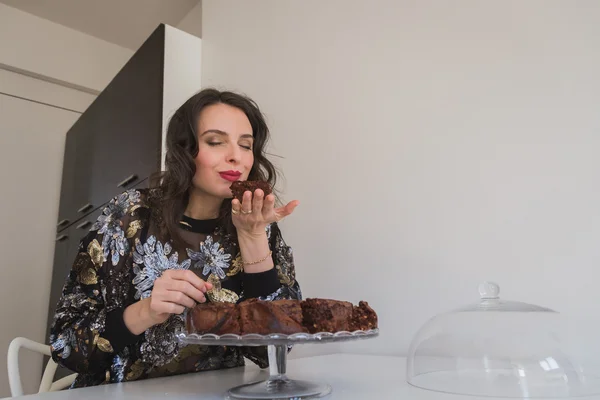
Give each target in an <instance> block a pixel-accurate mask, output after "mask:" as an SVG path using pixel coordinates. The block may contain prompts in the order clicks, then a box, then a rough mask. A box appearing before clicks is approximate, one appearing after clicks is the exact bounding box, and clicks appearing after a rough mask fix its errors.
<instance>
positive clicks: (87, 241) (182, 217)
mask: <svg viewBox="0 0 600 400" xmlns="http://www.w3.org/2000/svg"><path fill="white" fill-rule="evenodd" d="M268 135H269V131H268V128H267V125H266V123H265V121H264V119H263V116H262V114H261V112H260V111H259V109H258V107H257V105H256V104H255V103H254V102H253V101H252V100H250V99H248V98H246V97H243V96H241V95H238V94H235V93H231V92H219V91H217V90H213V89H207V90H203V91H201V92H199V93H198V94H196V95H194V96H193V97H192V98H190V99H189V100H188V101H187V102H186V103H185V104H183V106H181V107H180V108H179V109H178V110H177V112H176V113H175V115H174V116H173V117H172V119H171V121H170V122H169V126H168V130H167V154H166V171H165V173H164V174H163V175H162V177H161V179H160V180H159V183H158V184H157V185H155V187H154V188H153V189H149V190H129V191H127V192H126V193H123V194H121V195H120V196H118V197H116V198H115V199H113V200H112V201H111V202H110V203H109V204H108V206H107V207H106V208H105V209H104V211H103V214H102V215H101V216H100V217H99V218H98V220H97V221H96V223H95V224H94V226H93V227H92V229H91V231H90V232H89V234H88V235H87V236H86V237H85V238H84V239H83V240H82V241H81V243H80V246H79V254H78V255H77V257H76V259H75V262H74V264H73V269H72V271H71V273H70V275H69V277H68V278H67V281H66V284H65V287H64V289H63V295H62V298H61V299H60V301H59V304H58V307H57V311H56V315H55V318H54V323H53V325H52V330H51V337H50V343H51V347H52V358H53V359H54V360H55V361H56V362H58V363H60V364H61V365H63V366H65V367H67V368H69V369H72V370H74V371H76V372H78V373H79V375H78V377H77V380H76V381H75V383H74V385H73V386H74V387H84V386H91V385H98V384H101V383H104V382H122V381H132V380H138V379H145V378H151V377H158V376H165V375H172V374H180V373H187V372H194V371H203V370H211V369H219V368H230V367H236V366H241V365H243V364H244V360H243V358H244V357H247V358H249V359H251V360H252V361H254V362H256V363H257V364H258V365H259V366H261V367H263V368H264V367H266V366H267V365H268V364H267V361H268V360H267V355H266V350H265V349H264V348H252V347H248V348H240V347H223V346H192V345H188V346H182V345H180V344H179V343H178V342H177V340H176V337H175V334H176V332H177V331H178V330H180V329H182V328H183V327H184V318H183V314H182V313H184V311H185V309H186V308H188V307H193V306H194V305H196V304H197V303H203V302H205V301H207V298H208V300H210V301H228V302H239V301H244V300H246V299H248V298H261V299H263V300H274V299H282V298H288V299H301V293H300V287H299V285H298V283H297V282H296V280H295V272H294V264H293V258H292V251H291V249H290V248H289V247H288V246H287V245H286V244H285V242H284V240H283V238H282V236H281V232H280V230H279V228H278V226H277V221H279V220H281V219H282V218H284V217H286V216H288V215H290V214H291V213H292V212H293V210H294V208H295V207H296V206H297V204H298V202H297V201H292V202H290V203H288V204H287V205H285V206H283V207H279V208H277V207H276V206H275V197H274V196H273V195H272V194H269V195H268V196H265V195H264V193H263V192H262V191H261V190H256V192H255V193H251V192H248V191H247V192H246V193H245V194H244V197H243V201H241V202H240V201H238V200H237V199H234V200H232V199H231V197H232V195H231V191H230V186H231V183H232V181H235V180H238V179H240V180H265V181H267V182H269V183H270V184H271V185H273V184H274V183H275V178H276V173H275V168H274V167H273V165H272V164H271V163H270V162H269V161H268V160H267V158H266V157H265V145H266V143H267V140H268Z"/></svg>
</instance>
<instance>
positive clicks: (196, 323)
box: [186, 303, 242, 335]
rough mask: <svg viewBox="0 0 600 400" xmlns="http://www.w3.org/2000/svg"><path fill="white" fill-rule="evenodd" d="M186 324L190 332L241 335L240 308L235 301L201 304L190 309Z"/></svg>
mask: <svg viewBox="0 0 600 400" xmlns="http://www.w3.org/2000/svg"><path fill="white" fill-rule="evenodd" d="M186 326H187V328H188V332H197V333H214V334H215V335H223V334H225V333H234V334H236V335H240V334H241V333H242V330H241V327H240V309H239V308H238V307H237V306H236V305H235V304H233V303H205V304H201V305H199V306H196V307H194V308H191V309H189V310H188V313H187V316H186Z"/></svg>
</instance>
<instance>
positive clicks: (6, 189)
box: [0, 4, 133, 397]
mask: <svg viewBox="0 0 600 400" xmlns="http://www.w3.org/2000/svg"><path fill="white" fill-rule="evenodd" d="M132 54H133V51H131V50H129V49H125V48H122V47H119V46H117V45H113V44H111V43H108V42H105V41H102V40H99V39H96V38H93V37H91V36H89V35H85V34H83V33H80V32H77V31H75V30H72V29H69V28H66V27H64V26H61V25H58V24H55V23H52V22H49V21H46V20H44V19H41V18H38V17H35V16H33V15H31V14H27V13H24V12H22V11H19V10H16V9H14V8H11V7H8V6H6V5H4V4H0V114H1V115H0V178H1V181H2V184H3V192H2V193H3V194H4V196H3V198H2V200H1V201H0V220H1V221H2V222H3V226H4V229H3V230H2V234H1V235H2V236H1V237H0V253H1V254H3V256H2V263H1V264H0V267H1V269H2V271H3V272H2V274H1V275H0V277H1V279H0V294H1V295H0V296H1V300H2V302H1V305H0V317H1V318H2V321H4V322H3V324H2V327H1V328H0V359H1V360H6V351H7V349H8V344H9V343H10V340H12V339H13V338H15V337H17V336H25V337H27V338H30V339H33V340H36V341H39V342H46V341H47V338H46V337H45V334H46V317H47V312H48V311H47V307H48V298H49V294H50V285H49V282H50V279H51V273H52V262H53V254H54V243H55V242H54V238H55V231H56V216H57V213H58V203H59V194H60V179H61V173H62V162H63V152H64V141H65V134H66V132H67V131H68V129H69V128H70V127H71V126H72V124H73V123H74V122H75V121H76V119H77V118H78V117H79V115H80V114H79V113H81V112H83V111H85V109H86V108H87V107H88V106H89V104H91V102H92V101H93V100H94V99H95V95H94V94H90V93H97V92H99V91H101V90H103V89H104V87H105V86H106V85H107V84H108V83H109V82H110V80H111V79H112V78H113V77H114V75H116V73H117V72H118V71H119V70H120V68H121V67H122V66H123V65H124V64H125V63H126V62H127V60H128V59H129V58H130V57H131V55H132ZM11 71H20V72H21V73H14V72H11ZM27 75H29V76H27ZM31 76H35V77H38V78H40V79H34V78H32V77H31ZM51 82H59V83H60V84H61V85H62V86H61V85H57V84H55V83H51ZM65 86H68V87H65ZM72 88H79V89H81V90H83V91H81V90H74V89H72ZM57 107H58V108H57ZM21 361H22V363H21V368H22V371H25V373H23V374H22V377H23V384H24V388H25V391H26V393H31V392H32V391H34V390H35V388H36V385H39V380H40V377H41V374H40V373H41V361H42V359H41V357H36V356H35V355H33V354H27V352H24V354H23V355H22V357H21ZM9 395H10V392H9V388H8V382H7V372H6V362H2V363H0V397H5V396H9Z"/></svg>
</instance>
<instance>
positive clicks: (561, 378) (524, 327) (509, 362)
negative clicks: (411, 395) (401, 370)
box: [406, 282, 600, 398]
mask: <svg viewBox="0 0 600 400" xmlns="http://www.w3.org/2000/svg"><path fill="white" fill-rule="evenodd" d="M499 293H500V289H499V287H498V285H497V284H495V283H491V282H486V283H483V284H481V285H480V286H479V294H480V296H481V300H480V301H479V302H478V303H475V304H472V305H470V306H467V307H464V308H461V309H458V310H455V311H452V312H448V313H444V314H441V315H438V316H436V317H434V318H432V319H431V320H429V321H428V322H427V323H426V324H425V325H424V326H423V327H422V328H421V329H420V330H419V332H418V333H417V334H416V336H415V337H414V339H413V341H412V343H411V346H410V350H409V354H408V358H407V370H406V371H407V381H408V383H409V384H411V385H412V386H416V387H419V388H422V389H429V390H434V391H438V392H444V393H453V394H461V395H473V396H486V397H487V396H489V397H504V398H536V397H537V398H540V397H541V398H569V397H579V396H590V395H595V394H600V368H599V362H598V360H595V359H594V358H597V357H594V354H593V353H594V352H592V351H591V349H590V348H588V347H586V346H584V345H582V343H581V340H579V339H580V338H578V337H577V336H578V332H576V330H574V329H573V327H572V325H570V324H569V322H568V320H567V319H566V318H563V317H562V316H561V314H559V313H558V312H556V311H553V310H550V309H548V308H544V307H539V306H536V305H532V304H527V303H520V302H514V301H505V300H501V299H500V298H499ZM596 354H597V353H596Z"/></svg>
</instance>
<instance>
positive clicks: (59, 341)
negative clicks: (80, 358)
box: [50, 329, 75, 359]
mask: <svg viewBox="0 0 600 400" xmlns="http://www.w3.org/2000/svg"><path fill="white" fill-rule="evenodd" d="M50 341H51V344H50V348H51V349H52V352H55V353H56V354H57V355H58V357H60V358H62V359H66V358H69V356H70V355H71V346H72V345H73V344H74V342H75V335H74V334H73V330H72V329H67V330H66V331H64V332H63V333H61V334H59V335H58V336H56V337H55V336H54V335H52V336H51V337H50Z"/></svg>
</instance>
